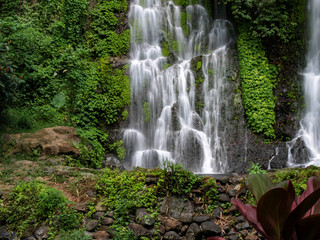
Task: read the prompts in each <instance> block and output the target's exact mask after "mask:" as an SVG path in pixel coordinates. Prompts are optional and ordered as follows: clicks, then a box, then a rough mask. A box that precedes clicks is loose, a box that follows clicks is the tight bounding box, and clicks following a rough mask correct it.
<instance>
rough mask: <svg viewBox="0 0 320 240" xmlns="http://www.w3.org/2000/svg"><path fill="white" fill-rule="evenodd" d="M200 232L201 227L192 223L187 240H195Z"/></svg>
mask: <svg viewBox="0 0 320 240" xmlns="http://www.w3.org/2000/svg"><path fill="white" fill-rule="evenodd" d="M200 232H201V228H200V226H199V225H198V224H196V223H192V224H191V225H190V226H189V228H188V230H187V236H186V237H187V240H195V239H196V237H197V236H198V235H199V233H200Z"/></svg>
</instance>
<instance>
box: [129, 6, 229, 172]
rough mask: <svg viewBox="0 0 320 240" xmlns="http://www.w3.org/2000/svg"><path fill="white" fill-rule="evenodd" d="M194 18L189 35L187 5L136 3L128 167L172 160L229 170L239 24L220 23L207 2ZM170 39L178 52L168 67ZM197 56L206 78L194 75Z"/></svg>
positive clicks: (192, 11) (191, 11) (191, 13)
mask: <svg viewBox="0 0 320 240" xmlns="http://www.w3.org/2000/svg"><path fill="white" fill-rule="evenodd" d="M186 15H187V18H188V21H187V24H188V26H189V34H188V35H187V36H186V35H185V33H184V31H183V29H182V27H181V23H180V19H181V8H180V7H179V6H176V5H175V4H174V3H173V2H172V1H168V2H166V1H161V0H144V1H142V0H134V1H133V3H132V4H131V9H130V13H129V22H130V27H131V52H130V54H131V66H130V78H131V92H132V101H131V111H130V126H129V128H128V129H126V130H125V131H124V144H125V147H126V150H127V156H126V159H125V166H126V167H127V168H132V167H135V166H141V167H145V168H154V167H157V166H159V165H161V162H162V161H164V160H169V161H172V162H176V163H180V164H182V165H183V166H184V167H185V168H187V169H189V170H192V171H194V172H198V173H218V172H225V171H226V170H227V167H228V165H227V154H226V147H225V142H224V141H225V134H226V127H225V125H226V123H225V121H226V118H225V115H226V114H225V112H226V111H227V108H228V104H227V101H226V100H225V99H224V97H223V93H224V90H225V89H227V88H228V82H227V80H226V66H227V64H228V61H229V60H228V54H227V50H228V47H227V44H228V43H229V42H230V41H232V37H231V33H232V26H231V24H230V23H229V22H228V21H226V20H216V21H214V22H212V21H211V20H210V17H209V16H208V14H207V12H206V10H205V9H204V8H203V7H202V6H200V5H189V6H188V7H187V8H186ZM164 41H166V42H168V43H169V46H170V48H171V49H172V51H173V52H174V55H175V57H174V58H175V60H174V63H173V64H171V66H170V67H168V68H166V67H165V66H166V64H167V63H168V62H169V58H168V57H165V56H163V55H162V49H161V47H162V46H163V45H162V44H163V42H164ZM199 56H200V57H199ZM195 57H199V60H197V61H201V62H202V64H201V68H200V66H198V68H200V69H198V71H199V72H200V73H201V75H202V77H201V79H200V77H199V76H198V77H197V76H196V74H195V73H194V71H192V59H193V58H195ZM194 65H195V64H194ZM194 68H195V67H194ZM193 70H195V69H193ZM197 89H198V90H197Z"/></svg>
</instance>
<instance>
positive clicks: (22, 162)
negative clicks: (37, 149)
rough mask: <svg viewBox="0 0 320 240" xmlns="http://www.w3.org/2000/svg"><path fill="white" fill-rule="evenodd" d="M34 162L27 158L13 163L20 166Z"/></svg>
mask: <svg viewBox="0 0 320 240" xmlns="http://www.w3.org/2000/svg"><path fill="white" fill-rule="evenodd" d="M33 163H34V162H32V161H29V160H20V161H17V162H15V165H17V166H20V167H24V166H31V165H33Z"/></svg>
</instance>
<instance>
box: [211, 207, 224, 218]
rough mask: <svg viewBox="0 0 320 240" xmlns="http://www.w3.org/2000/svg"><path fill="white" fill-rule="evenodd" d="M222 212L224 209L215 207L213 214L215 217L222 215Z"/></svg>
mask: <svg viewBox="0 0 320 240" xmlns="http://www.w3.org/2000/svg"><path fill="white" fill-rule="evenodd" d="M221 214H222V210H221V209H220V208H215V209H214V210H213V213H212V216H213V217H214V218H217V217H220V215H221Z"/></svg>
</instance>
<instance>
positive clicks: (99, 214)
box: [92, 212, 106, 220]
mask: <svg viewBox="0 0 320 240" xmlns="http://www.w3.org/2000/svg"><path fill="white" fill-rule="evenodd" d="M105 214H106V213H105V212H95V213H94V214H93V215H92V218H93V219H96V220H99V219H100V218H102V217H103V216H104V215H105Z"/></svg>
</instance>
